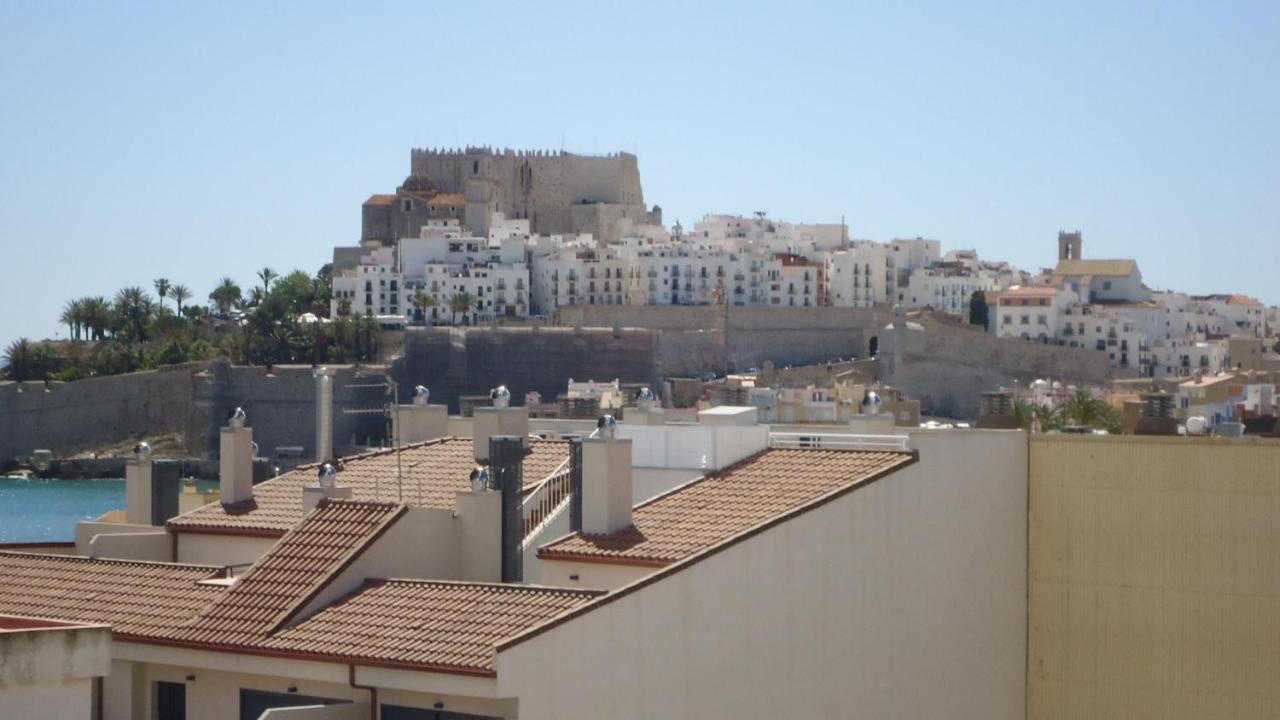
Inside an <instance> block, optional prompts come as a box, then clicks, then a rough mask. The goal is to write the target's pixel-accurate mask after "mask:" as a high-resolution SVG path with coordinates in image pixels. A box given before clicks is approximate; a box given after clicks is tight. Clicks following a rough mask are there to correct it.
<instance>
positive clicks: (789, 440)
mask: <svg viewBox="0 0 1280 720" xmlns="http://www.w3.org/2000/svg"><path fill="white" fill-rule="evenodd" d="M908 440H909V438H908V437H907V436H906V435H853V434H840V433H820V432H814V433H797V432H788V433H769V447H771V448H814V449H822V450H890V451H898V452H905V451H907V450H908V449H909V447H908V445H907V442H908Z"/></svg>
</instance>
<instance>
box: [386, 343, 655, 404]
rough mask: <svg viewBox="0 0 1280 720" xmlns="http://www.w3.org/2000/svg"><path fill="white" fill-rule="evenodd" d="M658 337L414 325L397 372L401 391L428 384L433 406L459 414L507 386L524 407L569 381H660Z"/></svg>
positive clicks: (553, 393) (552, 395)
mask: <svg viewBox="0 0 1280 720" xmlns="http://www.w3.org/2000/svg"><path fill="white" fill-rule="evenodd" d="M657 354H658V336H657V334H656V333H654V332H652V331H648V330H634V329H628V330H622V331H620V332H619V333H617V334H616V335H615V334H614V332H613V331H612V330H610V329H604V328H597V329H587V330H575V329H572V328H537V329H533V328H506V327H504V328H482V327H476V328H410V329H408V330H406V332H405V349H404V356H403V357H402V358H401V359H400V360H397V361H396V363H395V364H394V365H393V367H392V376H393V377H394V379H395V380H396V382H398V383H400V387H401V388H405V387H412V386H413V385H426V386H427V387H428V388H430V390H431V399H432V402H440V403H448V404H449V405H450V407H451V408H452V409H453V410H454V411H457V409H458V396H459V395H481V394H485V393H487V392H488V391H489V389H490V388H492V387H494V386H496V385H498V384H505V385H506V386H507V388H508V389H510V390H511V395H512V397H513V398H514V399H515V401H516V402H517V403H519V402H523V397H524V394H525V392H527V391H529V390H536V391H538V392H540V393H542V396H543V398H544V400H551V399H554V398H555V397H556V396H558V395H560V394H561V393H563V392H564V390H565V383H566V382H567V381H568V379H569V378H575V379H579V380H588V379H594V380H600V381H603V380H612V379H614V378H619V379H621V380H623V381H625V382H655V381H656V380H657V379H658V377H659V376H658V375H657V373H656V368H657V361H656V358H657Z"/></svg>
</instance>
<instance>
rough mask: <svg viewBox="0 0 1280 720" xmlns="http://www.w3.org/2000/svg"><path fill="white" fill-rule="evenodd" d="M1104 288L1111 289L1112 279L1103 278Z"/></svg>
mask: <svg viewBox="0 0 1280 720" xmlns="http://www.w3.org/2000/svg"><path fill="white" fill-rule="evenodd" d="M1102 289H1103V290H1110V289H1111V281H1110V280H1103V281H1102Z"/></svg>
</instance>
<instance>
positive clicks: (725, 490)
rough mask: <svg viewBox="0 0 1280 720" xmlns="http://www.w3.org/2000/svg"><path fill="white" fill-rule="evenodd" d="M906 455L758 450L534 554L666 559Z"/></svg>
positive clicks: (894, 464)
mask: <svg viewBox="0 0 1280 720" xmlns="http://www.w3.org/2000/svg"><path fill="white" fill-rule="evenodd" d="M913 459H914V456H913V455H912V454H911V453H902V452H863V451H850V450H808V449H806V450H792V449H771V450H765V451H764V452H761V453H758V454H756V455H754V456H752V457H750V458H747V459H746V460H743V461H742V462H740V463H738V464H736V465H733V466H731V467H729V468H726V469H725V470H722V471H720V472H718V473H714V474H711V475H707V476H706V477H704V478H701V479H699V480H696V481H694V482H692V483H689V484H687V485H683V486H681V487H679V488H676V489H675V490H673V491H671V492H669V493H666V494H664V495H660V496H658V497H656V498H653V499H652V500H649V501H647V502H645V503H644V504H642V505H639V506H637V507H636V508H635V510H634V511H633V513H632V521H633V525H632V526H631V527H629V528H626V529H624V530H621V531H618V532H615V533H611V534H609V535H583V534H575V535H569V536H567V537H564V538H561V539H560V540H556V541H554V542H552V543H550V544H548V545H545V546H543V547H542V548H541V549H539V550H538V557H540V558H546V559H574V558H583V559H589V560H602V561H615V562H622V563H642V564H652V565H659V566H660V565H668V564H671V563H674V562H678V561H680V560H683V559H684V558H687V557H689V556H690V555H693V554H695V553H698V552H700V551H702V550H706V549H707V548H710V547H712V546H714V545H717V544H719V543H721V542H723V541H725V540H728V539H729V538H731V537H733V536H734V535H736V534H738V533H740V532H743V531H745V530H749V529H751V528H753V527H755V526H757V525H760V524H762V523H765V522H768V521H770V520H773V519H776V518H778V517H780V516H782V515H784V514H786V513H788V512H791V511H793V510H796V509H799V508H800V507H802V506H804V505H806V504H808V503H810V502H813V501H815V500H818V499H819V498H821V497H823V496H824V495H827V494H828V493H831V492H835V491H837V490H841V489H844V488H847V487H850V486H852V485H857V484H858V483H861V482H862V481H864V480H867V479H869V478H872V477H876V476H879V475H880V474H882V473H885V472H889V471H892V470H895V469H897V468H899V467H902V466H904V465H907V464H909V463H911V462H912V461H913Z"/></svg>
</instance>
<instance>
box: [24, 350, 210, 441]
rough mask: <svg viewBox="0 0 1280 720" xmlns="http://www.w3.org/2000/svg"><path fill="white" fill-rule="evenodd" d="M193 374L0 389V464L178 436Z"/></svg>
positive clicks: (167, 372) (174, 371)
mask: <svg viewBox="0 0 1280 720" xmlns="http://www.w3.org/2000/svg"><path fill="white" fill-rule="evenodd" d="M196 369H198V368H195V369H193V368H191V367H184V368H180V369H172V370H154V371H149V372H138V373H130V374H128V375H114V376H110V377H101V378H89V379H87V380H78V381H75V382H67V383H60V382H55V383H50V384H49V385H48V386H46V385H45V384H44V383H39V382H27V383H11V382H6V383H0V462H5V461H8V460H11V459H14V458H25V457H27V456H29V455H30V454H31V452H32V451H33V450H36V449H48V450H52V451H54V453H55V454H66V453H74V452H78V451H82V450H88V449H92V448H95V447H100V446H103V445H109V444H113V443H118V442H124V441H126V440H130V439H133V438H135V437H139V436H141V435H144V434H156V433H167V432H181V431H183V429H184V428H185V427H186V425H187V422H188V419H189V415H190V412H191V404H190V402H189V400H190V397H191V383H192V379H191V376H192V373H193V372H195V370H196Z"/></svg>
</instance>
